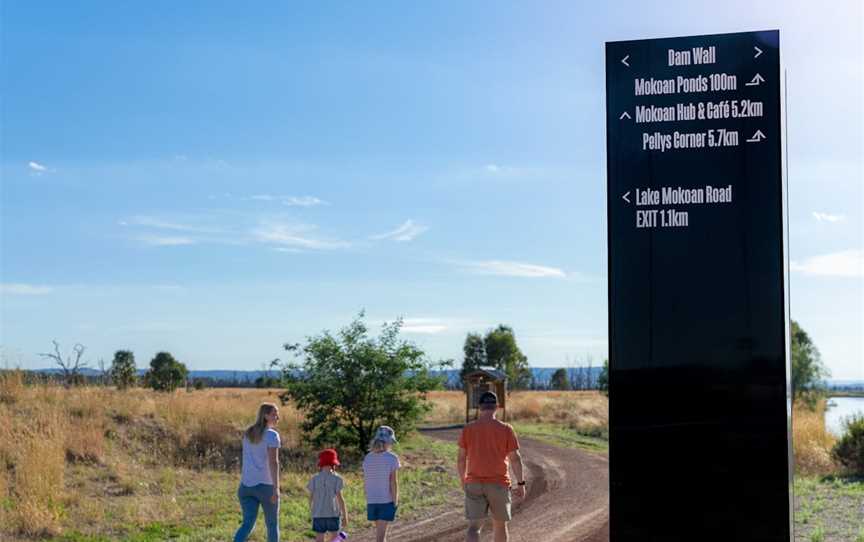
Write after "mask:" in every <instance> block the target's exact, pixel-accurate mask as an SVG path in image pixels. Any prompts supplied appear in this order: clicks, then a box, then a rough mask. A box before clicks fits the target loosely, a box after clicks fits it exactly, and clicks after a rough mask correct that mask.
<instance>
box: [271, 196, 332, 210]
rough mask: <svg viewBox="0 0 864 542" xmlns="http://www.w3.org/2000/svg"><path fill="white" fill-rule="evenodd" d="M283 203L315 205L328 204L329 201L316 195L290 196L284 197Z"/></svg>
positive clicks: (298, 205) (299, 205) (300, 205)
mask: <svg viewBox="0 0 864 542" xmlns="http://www.w3.org/2000/svg"><path fill="white" fill-rule="evenodd" d="M282 205H288V206H291V207H315V206H316V205H328V203H327V202H326V201H324V200H322V199H319V198H316V197H315V196H300V197H296V196H289V197H287V198H286V197H283V198H282Z"/></svg>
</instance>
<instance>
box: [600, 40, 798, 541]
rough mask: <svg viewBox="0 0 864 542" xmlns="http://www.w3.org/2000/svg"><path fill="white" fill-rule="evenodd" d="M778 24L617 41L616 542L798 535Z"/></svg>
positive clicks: (612, 177)
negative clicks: (795, 531)
mask: <svg viewBox="0 0 864 542" xmlns="http://www.w3.org/2000/svg"><path fill="white" fill-rule="evenodd" d="M780 88H781V87H780V50H779V32H778V31H765V32H747V33H739V34H722V35H712V36H693V37H684V38H670V39H653V40H639V41H621V42H610V43H607V44H606V92H607V94H606V128H607V160H608V162H607V173H608V193H607V206H608V217H609V231H608V234H609V238H608V243H609V247H608V249H609V341H610V352H609V356H610V360H609V367H610V377H609V386H610V445H609V452H610V456H609V462H610V519H611V526H610V536H611V542H630V541H633V542H652V541H658V542H660V541H663V542H678V541H680V542H696V541H698V542H710V541H718V542H719V541H723V542H732V541H734V542H745V541H752V542H774V541H777V542H781V541H782V542H788V541H789V540H790V539H791V510H790V493H791V488H790V478H791V475H790V470H789V465H790V462H789V461H790V441H789V424H788V404H787V400H788V394H787V390H788V372H787V361H786V359H787V357H786V329H787V319H786V315H785V287H784V273H785V264H784V262H785V255H784V244H783V233H784V227H783V224H784V219H783V186H782V162H781V112H780Z"/></svg>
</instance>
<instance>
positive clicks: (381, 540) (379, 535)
mask: <svg viewBox="0 0 864 542" xmlns="http://www.w3.org/2000/svg"><path fill="white" fill-rule="evenodd" d="M389 526H390V522H389V521H384V520H383V519H379V520H377V521H376V522H375V539H376V542H387V527H389Z"/></svg>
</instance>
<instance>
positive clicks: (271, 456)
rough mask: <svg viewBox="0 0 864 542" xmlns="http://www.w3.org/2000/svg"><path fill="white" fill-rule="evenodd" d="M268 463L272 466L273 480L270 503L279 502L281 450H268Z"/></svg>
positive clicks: (271, 475) (271, 474)
mask: <svg viewBox="0 0 864 542" xmlns="http://www.w3.org/2000/svg"><path fill="white" fill-rule="evenodd" d="M267 463H268V464H269V466H270V477H271V478H272V479H273V496H272V497H270V502H272V503H273V504H276V503H278V502H279V448H267Z"/></svg>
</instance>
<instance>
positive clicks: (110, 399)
mask: <svg viewBox="0 0 864 542" xmlns="http://www.w3.org/2000/svg"><path fill="white" fill-rule="evenodd" d="M277 395H278V391H277V390H255V389H212V390H203V391H194V392H191V393H187V392H185V391H178V392H176V393H173V394H161V393H155V392H151V391H148V390H143V389H132V390H129V391H126V392H118V391H116V390H113V389H110V388H96V387H89V388H73V389H69V390H67V389H64V388H62V387H51V386H24V385H23V384H22V382H21V379H20V377H16V376H15V374H14V373H12V374H6V375H5V376H4V375H0V466H3V467H4V468H0V539H2V540H4V541H5V540H13V541H14V540H32V539H44V540H55V541H64V542H101V541H108V540H128V541H133V542H155V541H157V540H158V541H162V540H168V539H171V540H179V541H190V542H192V541H205V540H229V539H230V538H231V536H232V534H233V531H234V530H235V529H236V527H237V525H238V523H239V519H240V514H239V507H238V505H237V501H236V497H235V492H236V488H237V483H238V478H239V455H240V446H239V438H238V435H239V431H240V430H241V429H242V428H243V427H245V426H246V425H248V424H249V423H250V422H251V421H252V417H253V416H254V413H255V410H256V407H257V405H258V404H259V403H260V402H262V401H266V400H269V401H276V400H277ZM430 399H431V400H432V402H433V404H434V408H433V410H432V411H431V412H430V413H429V416H428V417H427V419H426V420H425V421H424V424H425V425H429V426H435V425H451V424H456V423H462V422H464V419H465V410H464V408H465V406H464V395H463V394H462V393H461V392H435V393H433V394H431V396H430ZM823 407H824V405H823ZM607 410H608V402H607V399H606V398H605V397H604V396H603V395H600V394H598V393H596V392H515V393H513V394H512V395H510V396H509V397H508V408H507V414H508V421H510V422H512V423H513V425H514V426H515V428H516V430H517V432H518V434H519V435H520V437H522V438H534V439H538V440H543V441H546V442H548V443H551V444H554V445H558V446H563V447H578V448H581V449H584V450H587V451H589V452H592V453H605V452H606V450H607V449H608V428H607V423H608V422H607ZM301 416H302V415H301V413H299V412H297V411H296V410H295V409H293V408H291V406H290V405H286V406H283V407H282V408H281V417H282V420H281V422H280V427H279V430H280V433H281V434H282V437H283V442H284V444H285V449H284V450H283V453H282V454H281V457H282V462H283V482H282V484H283V489H284V492H285V493H286V494H287V496H286V498H285V499H283V502H282V508H283V513H282V530H283V536H284V538H285V539H286V540H306V539H309V537H310V534H311V533H310V531H309V530H308V522H309V520H308V510H307V504H306V493H305V490H304V489H303V488H304V487H305V484H306V481H307V480H308V478H309V476H311V474H312V473H313V467H314V463H315V451H313V450H309V449H306V448H304V447H303V446H300V440H299V437H300V435H299V433H298V429H297V428H298V425H299V422H300V421H301ZM794 420H795V423H794V447H795V458H796V472H797V473H798V478H797V479H796V485H795V496H796V503H795V510H796V515H795V523H796V540H797V541H809V542H818V541H822V542H833V541H835V540H836V541H840V540H843V541H854V542H864V533H862V532H861V530H860V523H861V522H860V521H859V519H860V515H861V512H862V510H864V481H862V480H861V479H855V478H848V477H847V478H843V477H840V476H838V475H837V473H838V470H837V466H836V465H835V464H834V462H833V460H832V459H831V455H830V449H831V447H832V446H833V444H834V437H833V436H831V435H830V434H829V433H827V432H826V430H825V426H824V422H823V413H822V412H821V411H820V410H818V409H817V411H815V412H811V411H807V410H796V412H795V417H794ZM396 451H397V453H399V454H400V456H401V458H402V461H403V464H404V465H405V466H406V467H407V468H405V469H404V470H403V471H402V476H401V480H402V486H401V487H402V492H403V499H402V506H400V517H402V518H403V519H404V518H410V517H412V516H419V515H423V514H424V513H428V511H429V510H430V509H432V508H434V507H436V506H440V505H443V504H445V503H451V504H452V503H453V502H456V501H458V495H459V488H458V484H457V482H456V480H455V477H453V476H452V474H451V473H450V468H451V467H452V464H453V459H454V457H455V454H456V449H455V446H454V445H453V444H450V443H443V442H440V441H437V440H432V439H430V438H426V437H424V436H422V435H413V436H411V437H410V438H406V439H403V440H402V442H401V443H400V444H399V446H398V448H397V450H396ZM343 475H344V476H345V478H346V481H347V486H346V487H347V489H346V493H345V494H346V499H347V501H348V505H349V509H350V510H351V514H352V516H353V517H352V520H353V523H352V526H351V530H352V531H354V532H356V531H357V529H359V528H361V527H364V528H365V526H366V522H365V518H364V517H363V514H362V512H363V510H364V502H363V494H362V481H361V478H360V476H359V472H358V459H357V458H352V457H350V456H349V457H347V458H346V460H345V461H344V469H343ZM856 514H857V516H856ZM262 527H263V526H259V528H258V529H256V533H255V535H254V536H253V538H252V540H255V541H260V540H263V528H262Z"/></svg>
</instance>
